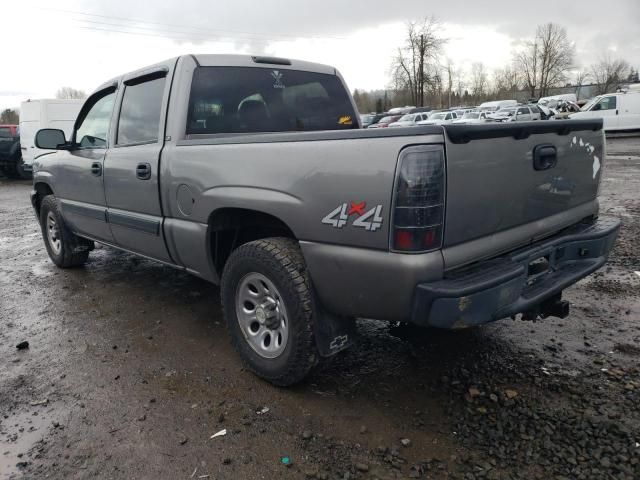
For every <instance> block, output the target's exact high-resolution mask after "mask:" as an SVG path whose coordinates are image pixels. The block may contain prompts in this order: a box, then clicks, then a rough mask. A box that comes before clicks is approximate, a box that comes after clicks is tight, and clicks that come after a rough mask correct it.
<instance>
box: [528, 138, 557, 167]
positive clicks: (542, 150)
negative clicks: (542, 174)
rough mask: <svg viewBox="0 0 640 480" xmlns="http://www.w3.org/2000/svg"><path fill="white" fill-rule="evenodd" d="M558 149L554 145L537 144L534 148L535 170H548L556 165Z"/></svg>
mask: <svg viewBox="0 0 640 480" xmlns="http://www.w3.org/2000/svg"><path fill="white" fill-rule="evenodd" d="M557 162H558V151H557V149H556V147H554V146H553V145H544V144H543V145H536V147H535V148H534V149H533V168H534V169H535V170H548V169H549V168H553V167H555V166H556V163H557Z"/></svg>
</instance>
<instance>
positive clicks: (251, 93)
mask: <svg viewBox="0 0 640 480" xmlns="http://www.w3.org/2000/svg"><path fill="white" fill-rule="evenodd" d="M351 128H358V122H357V120H356V116H355V112H354V111H353V107H352V105H351V100H350V98H349V96H348V94H347V92H346V89H345V88H344V86H343V84H342V82H341V81H340V79H339V78H338V77H337V76H336V75H328V74H322V73H315V72H305V71H299V70H288V69H272V68H260V67H198V68H196V70H195V71H194V74H193V81H192V85H191V95H190V98H189V112H188V115H187V132H186V133H187V135H193V134H225V133H258V132H289V131H314V130H343V129H351Z"/></svg>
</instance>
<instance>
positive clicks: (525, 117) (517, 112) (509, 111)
mask: <svg viewBox="0 0 640 480" xmlns="http://www.w3.org/2000/svg"><path fill="white" fill-rule="evenodd" d="M488 118H489V119H491V120H493V121H494V122H528V121H531V120H540V111H539V110H538V109H537V108H535V109H534V108H529V107H528V106H527V105H518V106H517V107H508V108H502V109H500V110H498V111H497V112H495V113H490V114H489V115H488Z"/></svg>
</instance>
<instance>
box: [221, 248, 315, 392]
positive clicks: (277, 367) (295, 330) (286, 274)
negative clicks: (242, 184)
mask: <svg viewBox="0 0 640 480" xmlns="http://www.w3.org/2000/svg"><path fill="white" fill-rule="evenodd" d="M253 273H258V274H261V275H264V276H265V277H266V278H267V279H268V280H269V281H270V282H272V283H273V285H274V286H275V288H276V289H277V292H278V293H279V298H280V300H281V301H283V303H284V305H285V309H286V312H287V316H288V339H287V342H286V345H285V346H284V347H283V348H284V350H283V351H282V352H281V353H280V354H279V355H278V356H277V357H275V358H265V357H264V356H261V355H259V354H258V353H256V351H255V350H254V348H253V347H252V346H251V345H250V343H249V341H248V340H247V339H246V338H245V334H244V333H243V331H242V328H241V326H240V321H239V317H238V315H237V312H236V291H237V290H238V289H239V285H240V283H241V281H242V279H243V278H246V277H245V276H246V275H250V274H253ZM312 295H313V294H312V290H311V283H310V281H309V276H308V274H307V270H306V265H305V263H304V258H303V257H302V252H301V251H300V247H299V246H298V243H297V242H296V241H295V240H292V239H289V238H266V239H262V240H256V241H253V242H250V243H246V244H244V245H241V246H240V247H238V248H237V249H236V250H234V251H233V253H232V254H231V256H230V257H229V259H228V261H227V263H226V265H225V268H224V272H223V274H222V282H221V285H220V297H221V299H222V308H223V312H224V316H225V319H226V322H227V327H228V329H229V332H230V335H231V341H232V343H233V346H234V347H235V349H236V350H237V352H238V353H239V354H240V356H241V357H242V359H243V361H244V362H245V364H246V365H247V367H248V368H249V370H251V371H252V372H253V373H255V374H256V375H257V376H259V377H261V378H263V379H265V380H267V381H269V382H271V383H273V384H274V385H278V386H290V385H293V384H295V383H298V382H300V381H301V380H302V379H304V378H305V377H306V376H307V374H308V373H309V371H310V370H311V369H312V368H313V366H314V365H316V364H317V363H318V352H317V349H316V344H315V339H314V332H313V315H314V312H313V304H314V302H313V298H312ZM274 341H275V340H274Z"/></svg>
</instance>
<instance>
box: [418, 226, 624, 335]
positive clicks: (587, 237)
mask: <svg viewBox="0 0 640 480" xmlns="http://www.w3.org/2000/svg"><path fill="white" fill-rule="evenodd" d="M619 229H620V221H619V220H618V219H617V218H612V217H601V218H599V219H598V220H596V221H595V222H593V223H580V224H577V225H574V226H572V227H570V228H568V229H565V230H563V231H562V232H560V233H558V234H557V235H554V236H553V237H551V238H548V239H546V240H543V241H541V242H538V243H536V244H534V245H530V246H528V247H525V248H522V249H519V250H516V251H515V252H512V253H510V254H508V255H505V256H502V257H499V258H496V259H493V260H488V261H484V262H480V263H478V264H475V265H473V266H471V267H468V268H465V269H461V270H457V271H453V272H450V273H448V274H447V275H445V278H444V279H443V280H439V281H437V282H429V283H421V284H418V285H417V286H416V288H415V291H414V296H413V305H412V312H411V321H412V322H413V323H416V324H419V325H425V326H432V327H439V328H466V327H472V326H476V325H481V324H484V323H488V322H491V321H494V320H498V319H501V318H506V317H509V316H512V315H515V314H517V313H522V312H526V311H528V310H531V309H533V308H534V307H536V306H537V305H539V304H540V303H541V302H544V301H545V300H547V299H550V298H552V297H554V296H555V295H557V294H559V293H561V292H562V290H563V289H564V288H566V287H568V286H569V285H572V284H574V283H575V282H577V281H578V280H580V279H581V278H584V277H586V276H587V275H589V274H590V273H592V272H594V271H596V270H597V269H599V268H600V267H602V265H604V263H605V262H606V261H607V258H608V256H609V252H610V251H611V249H612V248H613V244H614V242H615V240H616V236H617V234H618V230H619ZM542 257H544V258H545V259H546V262H547V266H548V269H547V270H545V271H544V272H542V273H537V274H533V273H532V272H531V271H530V268H529V265H530V263H531V262H533V261H534V260H537V259H540V258H542Z"/></svg>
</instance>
